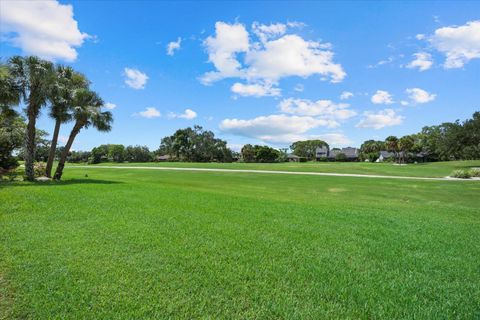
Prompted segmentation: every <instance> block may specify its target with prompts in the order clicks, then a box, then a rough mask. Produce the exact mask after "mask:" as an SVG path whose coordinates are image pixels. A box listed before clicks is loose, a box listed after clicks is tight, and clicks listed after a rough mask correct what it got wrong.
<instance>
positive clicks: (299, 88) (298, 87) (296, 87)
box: [293, 83, 305, 92]
mask: <svg viewBox="0 0 480 320" xmlns="http://www.w3.org/2000/svg"><path fill="white" fill-rule="evenodd" d="M293 90H295V91H297V92H303V90H305V87H304V86H303V84H301V83H299V84H297V85H296V86H295V87H294V88H293Z"/></svg>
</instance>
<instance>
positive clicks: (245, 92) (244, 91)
mask: <svg viewBox="0 0 480 320" xmlns="http://www.w3.org/2000/svg"><path fill="white" fill-rule="evenodd" d="M230 90H232V92H233V93H236V94H238V95H241V96H243V97H248V96H252V97H265V96H279V95H280V92H281V91H280V89H279V88H276V87H272V86H271V85H268V84H261V83H255V84H243V83H240V82H236V83H234V84H233V86H232V87H231V88H230Z"/></svg>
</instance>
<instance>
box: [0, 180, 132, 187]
mask: <svg viewBox="0 0 480 320" xmlns="http://www.w3.org/2000/svg"><path fill="white" fill-rule="evenodd" d="M122 183H124V182H121V181H111V180H99V179H68V180H61V181H35V182H23V181H14V182H0V188H2V187H31V186H45V187H61V186H67V185H72V184H73V185H76V184H122Z"/></svg>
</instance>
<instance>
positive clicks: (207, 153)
mask: <svg viewBox="0 0 480 320" xmlns="http://www.w3.org/2000/svg"><path fill="white" fill-rule="evenodd" d="M156 153H157V154H159V155H170V156H171V157H173V158H174V159H175V160H178V161H187V162H231V161H232V151H231V150H230V149H229V148H227V142H226V141H224V140H221V139H217V138H215V135H214V133H213V132H212V131H208V130H203V128H202V127H201V126H197V125H196V126H194V127H193V128H190V127H188V128H185V129H179V130H177V131H175V133H174V134H173V135H172V136H169V137H165V138H163V139H162V140H161V143H160V147H159V148H158V150H157V151H156Z"/></svg>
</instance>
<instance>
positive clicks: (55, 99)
mask: <svg viewBox="0 0 480 320" xmlns="http://www.w3.org/2000/svg"><path fill="white" fill-rule="evenodd" d="M19 105H23V106H24V112H23V115H24V116H25V119H26V124H24V125H23V124H22V121H23V117H22V115H20V114H19V113H18V112H16V111H15V110H14V108H15V107H16V106H19ZM103 105H104V102H103V100H102V99H101V98H100V96H99V95H98V94H97V93H96V92H95V91H93V90H91V89H90V81H89V80H88V79H87V78H86V77H85V76H84V75H83V74H81V73H79V72H77V71H75V70H74V69H72V68H71V67H69V66H64V65H60V64H53V63H52V62H50V61H46V60H43V59H40V58H38V57H34V56H29V57H21V56H14V57H12V58H10V59H9V60H8V61H7V63H2V64H0V108H1V110H0V111H1V115H0V121H1V122H2V123H1V124H2V132H0V133H1V134H2V138H1V139H2V140H6V141H2V143H1V145H2V146H1V147H2V150H1V152H2V154H1V157H0V161H2V163H0V166H1V167H2V168H4V169H8V168H11V167H15V166H16V165H17V164H16V161H15V157H14V156H13V151H14V150H15V149H16V148H17V147H18V143H19V141H20V140H22V144H23V158H24V160H25V178H26V180H29V181H33V180H34V178H35V172H34V161H35V159H36V152H37V148H38V140H39V139H38V137H37V133H38V129H37V128H36V121H37V119H38V117H39V115H40V111H41V110H42V108H44V107H47V106H48V114H49V116H50V117H51V118H52V119H53V120H54V121H55V125H54V128H53V135H52V140H51V141H50V144H49V150H48V157H47V165H46V176H47V177H51V176H52V168H53V161H54V159H55V156H56V151H57V143H58V135H59V132H60V127H61V125H62V124H64V123H66V122H70V121H72V122H73V123H74V124H73V128H72V130H71V132H70V135H69V137H68V140H67V142H66V144H65V147H64V149H63V150H62V152H61V154H60V157H59V163H58V165H57V168H56V171H55V174H54V175H53V178H54V179H56V180H60V179H61V177H62V174H63V169H64V166H65V161H66V160H67V156H68V154H69V152H70V148H71V146H72V144H73V142H74V140H75V138H76V136H77V135H78V134H79V132H80V131H81V130H82V129H84V128H88V127H94V128H96V129H97V130H99V131H110V130H111V125H112V122H113V117H112V114H111V113H110V112H109V111H103V110H102V107H103ZM21 131H23V132H21Z"/></svg>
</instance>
